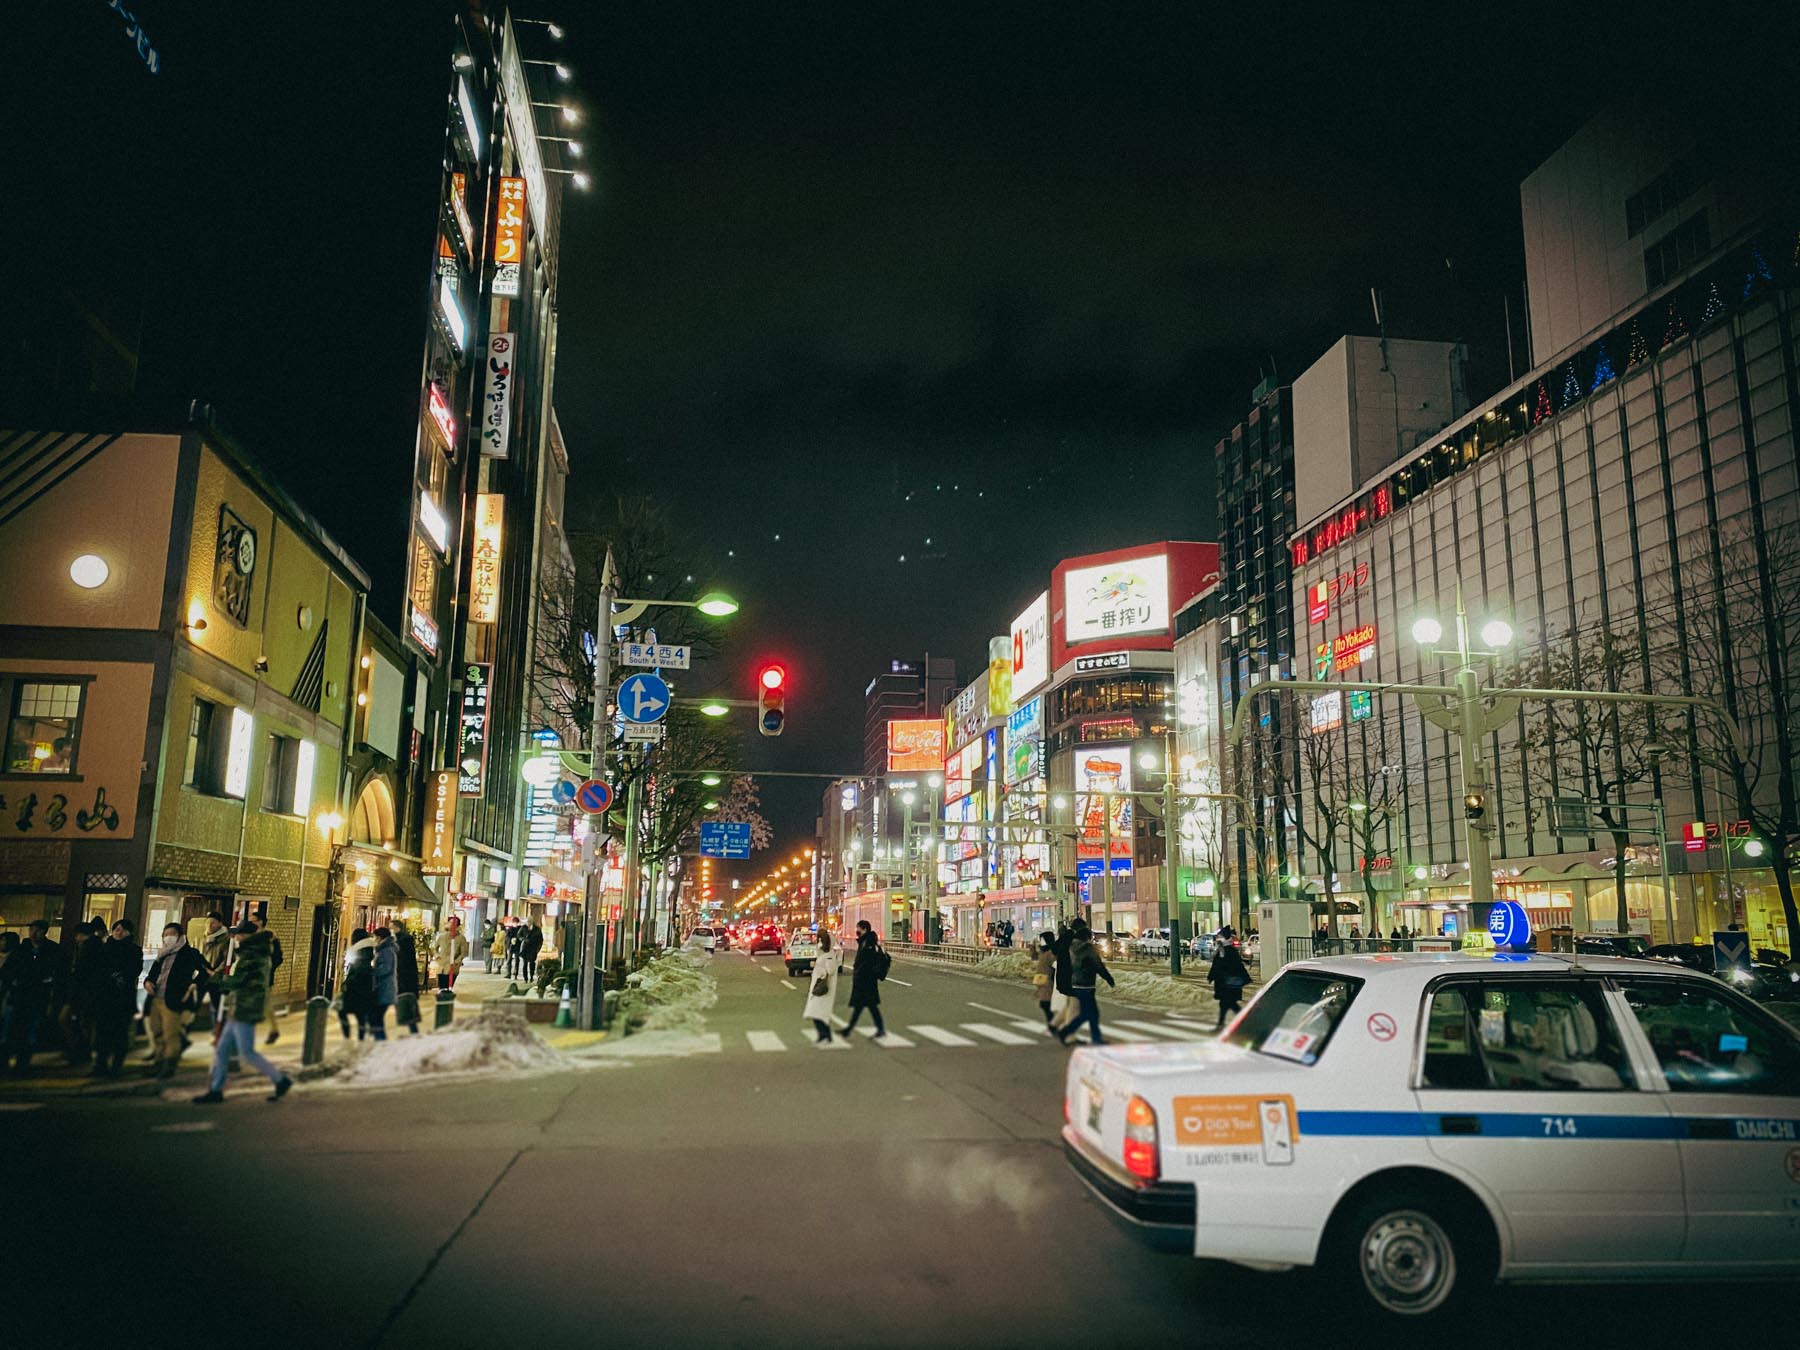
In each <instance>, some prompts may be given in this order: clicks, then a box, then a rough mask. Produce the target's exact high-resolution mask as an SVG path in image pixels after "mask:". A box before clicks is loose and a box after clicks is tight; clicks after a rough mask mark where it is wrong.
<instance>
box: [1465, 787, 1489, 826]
mask: <svg viewBox="0 0 1800 1350" xmlns="http://www.w3.org/2000/svg"><path fill="white" fill-rule="evenodd" d="M1463 814H1464V815H1465V816H1467V817H1468V818H1469V819H1470V820H1477V821H1478V820H1480V819H1481V818H1482V817H1483V816H1485V815H1486V814H1487V798H1486V796H1484V795H1483V794H1481V793H1479V792H1471V793H1470V794H1469V795H1468V796H1466V797H1464V798H1463Z"/></svg>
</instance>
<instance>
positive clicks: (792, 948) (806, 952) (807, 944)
mask: <svg viewBox="0 0 1800 1350" xmlns="http://www.w3.org/2000/svg"><path fill="white" fill-rule="evenodd" d="M818 956H819V939H818V936H817V935H816V934H814V933H808V932H804V931H797V932H793V933H790V934H789V935H788V940H787V945H786V946H785V947H783V948H782V951H781V959H782V960H783V961H785V962H787V973H788V974H789V975H798V974H800V973H801V972H802V971H809V970H811V969H812V968H813V962H814V961H816V960H817V959H818Z"/></svg>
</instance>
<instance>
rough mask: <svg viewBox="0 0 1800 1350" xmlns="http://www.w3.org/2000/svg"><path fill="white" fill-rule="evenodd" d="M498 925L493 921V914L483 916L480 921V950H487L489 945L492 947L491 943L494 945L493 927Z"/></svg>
mask: <svg viewBox="0 0 1800 1350" xmlns="http://www.w3.org/2000/svg"><path fill="white" fill-rule="evenodd" d="M498 926H499V925H497V924H496V923H495V922H494V916H493V915H492V914H490V915H488V916H487V917H486V918H484V919H483V920H482V921H481V943H480V949H481V950H482V951H484V952H485V951H487V950H488V949H489V948H490V947H492V946H493V945H494V930H495V928H497V927H498ZM492 973H493V972H491V971H490V972H489V974H492Z"/></svg>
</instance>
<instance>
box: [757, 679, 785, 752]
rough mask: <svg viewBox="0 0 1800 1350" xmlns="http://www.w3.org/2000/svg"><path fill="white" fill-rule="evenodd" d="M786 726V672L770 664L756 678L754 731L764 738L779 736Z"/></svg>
mask: <svg viewBox="0 0 1800 1350" xmlns="http://www.w3.org/2000/svg"><path fill="white" fill-rule="evenodd" d="M786 725H787V671H785V670H783V669H782V668H781V667H780V666H778V665H774V664H770V665H766V666H764V667H763V668H762V669H761V670H760V671H758V672H757V676H756V729H757V730H758V731H759V732H761V733H762V734H763V735H765V736H779V735H781V729H782V728H783V727H784V726H786Z"/></svg>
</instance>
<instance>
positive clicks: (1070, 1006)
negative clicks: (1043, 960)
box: [1050, 920, 1075, 1036]
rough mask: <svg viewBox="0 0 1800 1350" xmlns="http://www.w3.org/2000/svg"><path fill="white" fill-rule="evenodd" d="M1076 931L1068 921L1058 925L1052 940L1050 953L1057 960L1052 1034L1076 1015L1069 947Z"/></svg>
mask: <svg viewBox="0 0 1800 1350" xmlns="http://www.w3.org/2000/svg"><path fill="white" fill-rule="evenodd" d="M1074 941H1075V931H1074V930H1073V929H1072V928H1070V927H1069V925H1068V921H1067V920H1061V921H1059V922H1058V923H1057V925H1056V936H1055V937H1054V938H1052V939H1051V940H1050V953H1051V955H1052V956H1054V957H1055V958H1056V976H1055V981H1054V983H1055V992H1054V993H1053V994H1052V995H1051V996H1050V1034H1051V1035H1052V1036H1054V1035H1056V1034H1057V1032H1058V1031H1059V1030H1060V1029H1061V1027H1062V1024H1063V1023H1064V1022H1067V1021H1068V1020H1069V1019H1070V1018H1071V1017H1073V1016H1074V1015H1075V995H1074V993H1073V992H1071V987H1070V984H1069V947H1070V945H1071V944H1072V943H1073V942H1074Z"/></svg>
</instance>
